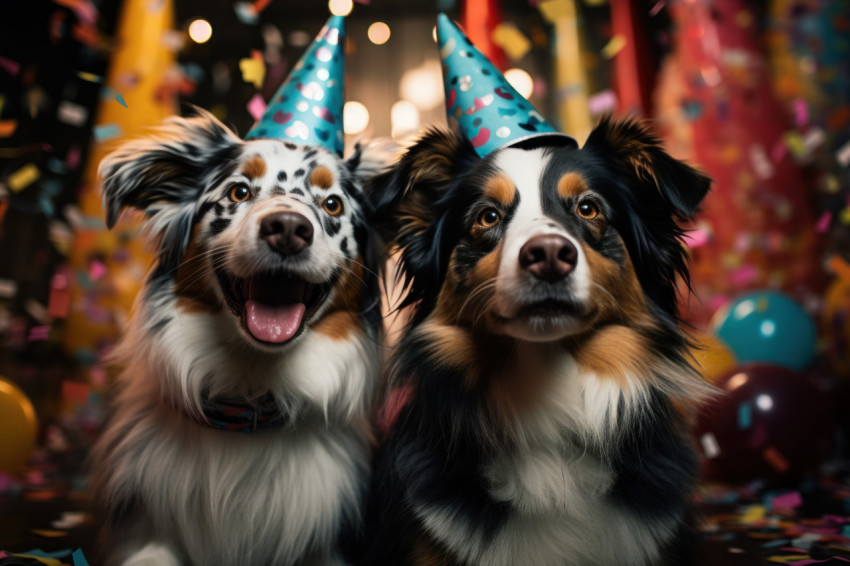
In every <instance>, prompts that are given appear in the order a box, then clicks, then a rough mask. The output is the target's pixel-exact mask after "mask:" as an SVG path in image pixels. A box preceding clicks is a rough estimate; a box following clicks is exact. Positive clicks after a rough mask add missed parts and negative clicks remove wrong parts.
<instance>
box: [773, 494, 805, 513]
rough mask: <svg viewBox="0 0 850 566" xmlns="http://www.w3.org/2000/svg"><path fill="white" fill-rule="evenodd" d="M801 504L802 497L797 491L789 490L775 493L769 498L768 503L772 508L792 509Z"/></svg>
mask: <svg viewBox="0 0 850 566" xmlns="http://www.w3.org/2000/svg"><path fill="white" fill-rule="evenodd" d="M802 504H803V498H802V496H800V493H799V492H796V491H791V492H789V493H783V494H782V495H777V496H776V497H774V498H772V499H771V500H770V505H771V507H773V509H794V508H795V507H799V506H800V505H802Z"/></svg>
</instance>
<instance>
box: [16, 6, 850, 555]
mask: <svg viewBox="0 0 850 566" xmlns="http://www.w3.org/2000/svg"><path fill="white" fill-rule="evenodd" d="M440 11H444V12H446V13H448V14H449V15H450V16H451V17H453V18H454V19H455V20H456V21H457V22H458V23H459V24H460V25H461V26H462V27H463V29H464V30H465V31H466V33H467V35H469V37H470V38H471V39H472V40H473V42H474V43H475V44H476V45H477V46H478V47H479V48H480V49H481V51H483V52H484V53H485V54H486V55H487V56H488V57H490V59H491V60H492V61H493V62H494V63H495V64H496V65H497V66H498V67H499V68H500V69H502V71H503V72H504V73H505V75H506V77H507V78H508V80H509V81H510V82H511V84H513V85H514V87H515V88H516V89H517V90H518V91H519V92H520V93H521V94H523V96H526V97H527V98H528V99H529V100H530V101H531V102H532V104H534V106H536V107H537V108H538V109H539V110H540V111H541V113H543V114H544V115H545V116H546V118H547V119H548V120H549V121H550V122H551V123H552V124H553V125H555V126H556V127H558V128H560V129H561V130H562V131H564V132H566V133H568V134H571V135H573V136H575V137H576V138H577V139H578V140H579V141H580V142H581V141H583V140H584V138H586V136H587V134H588V133H589V131H590V129H591V128H592V126H593V124H594V122H595V120H596V119H597V117H598V116H600V115H601V114H604V113H609V112H613V113H615V114H617V115H633V116H641V117H644V118H647V119H649V120H651V124H652V127H653V128H654V130H655V131H656V132H657V133H658V134H659V136H660V137H661V139H662V140H663V142H664V144H665V147H666V148H667V150H668V151H669V152H670V153H671V154H673V155H674V156H676V157H678V158H681V159H685V160H687V161H689V162H690V163H692V164H694V165H696V166H698V167H700V168H701V169H703V170H705V171H706V172H707V173H708V174H709V175H711V176H712V177H713V178H714V180H715V184H714V187H713V191H712V193H711V194H710V196H709V197H708V198H707V200H706V201H705V203H704V206H703V210H702V211H701V212H700V214H699V215H698V217H697V219H696V221H695V222H694V224H693V226H691V227H690V228H691V231H690V232H689V234H688V236H687V238H686V239H685V240H684V241H683V245H684V246H686V247H687V248H688V250H689V253H690V256H691V262H692V269H693V286H694V289H695V290H696V295H695V296H694V297H692V298H690V299H689V300H687V301H683V306H682V308H683V312H682V316H683V318H684V319H685V320H686V321H687V322H688V323H689V324H690V325H691V329H692V332H693V334H694V336H695V337H696V338H697V339H698V340H699V342H700V343H701V346H700V347H698V348H695V349H694V351H693V353H694V356H695V360H696V363H698V364H699V365H700V366H701V369H702V371H703V373H704V375H705V376H706V378H707V379H709V380H711V381H712V382H714V383H716V384H717V385H718V387H720V388H721V389H723V390H724V391H725V392H726V393H727V395H726V396H724V397H722V398H721V399H720V400H718V401H716V402H715V403H713V404H712V406H710V407H707V408H706V409H704V410H703V412H702V414H701V415H700V418H699V419H698V422H697V423H696V426H695V431H694V433H693V434H694V439H695V441H696V442H697V444H698V445H699V447H700V450H701V454H702V457H703V464H704V466H703V468H704V475H705V479H706V487H705V489H704V490H703V492H702V494H701V504H702V505H703V506H704V511H705V512H706V516H707V519H706V528H705V532H704V535H705V536H704V538H705V540H706V544H707V545H708V548H709V550H708V551H707V556H709V558H708V559H707V560H709V562H710V563H718V564H736V563H740V564H756V563H763V562H764V563H768V561H769V560H771V558H776V557H777V556H779V558H783V557H785V558H787V560H786V561H785V563H800V564H803V563H810V562H794V561H793V560H792V559H793V558H796V559H797V560H800V561H805V560H815V559H829V560H835V561H836V562H835V563H839V562H838V561H840V560H844V562H847V561H850V560H848V559H850V518H848V516H850V484H848V482H847V479H846V478H847V473H846V470H847V466H846V464H845V462H846V459H847V456H848V432H850V416H848V415H850V412H848V410H847V404H848V402H850V353H849V352H850V169H848V167H849V166H850V2H846V1H826V0H796V1H795V0H769V1H764V2H748V1H746V0H668V1H664V0H659V1H655V0H649V1H642V0H405V1H392V0H358V1H356V2H352V1H351V0H331V1H330V2H327V1H325V0H302V1H297V2H296V1H292V0H248V1H242V2H238V1H232V0H216V1H210V0H123V1H120V0H28V1H27V2H14V3H9V2H7V3H4V4H3V6H2V7H0V560H3V559H4V556H5V555H4V552H3V551H4V550H5V551H8V552H12V551H14V552H26V551H28V550H30V549H31V550H39V549H42V547H43V548H50V549H53V551H55V552H65V551H68V552H66V554H65V555H62V556H59V555H58V554H57V557H58V558H59V559H60V560H61V559H63V557H64V560H65V561H66V562H69V563H70V561H71V558H70V550H69V549H70V547H74V548H75V547H77V546H81V547H82V548H83V550H85V547H86V543H87V541H88V538H87V537H88V536H89V531H88V530H87V529H89V528H90V519H89V517H88V515H87V513H86V512H85V511H84V509H85V506H84V504H85V499H86V483H85V475H84V473H83V466H82V464H83V462H84V459H85V455H86V453H87V448H88V446H89V445H90V443H91V441H92V439H93V438H94V437H95V436H96V434H97V432H98V429H99V426H100V423H101V421H102V418H103V414H104V404H103V403H104V394H105V393H106V391H107V388H108V385H109V383H110V377H111V375H112V371H113V370H112V369H111V368H109V367H108V366H107V365H106V364H105V363H104V357H105V356H106V355H107V354H108V353H109V350H110V348H111V347H112V346H113V345H114V343H115V340H116V338H117V337H118V336H119V334H120V331H121V328H122V326H123V324H124V322H125V321H126V319H127V317H128V316H129V313H130V309H131V305H132V300H133V297H134V295H135V294H136V292H137V291H138V289H139V287H140V285H141V283H142V280H143V278H144V276H145V273H146V270H147V268H148V266H149V263H150V256H149V255H147V254H146V252H145V250H144V248H143V246H142V244H141V242H140V239H139V234H138V226H137V224H136V223H135V222H133V221H132V219H131V220H130V221H126V222H123V223H121V224H120V225H119V226H118V227H117V228H116V229H115V230H113V231H111V232H108V231H107V230H106V228H105V225H104V215H103V212H102V210H101V206H100V195H99V185H98V178H97V173H96V170H97V164H98V162H99V161H100V159H101V158H102V157H103V156H104V155H105V154H106V153H108V152H109V151H110V150H111V149H113V148H115V147H116V145H117V144H119V143H120V142H121V141H123V140H126V139H128V138H129V137H133V136H139V135H143V134H144V133H145V132H146V131H147V130H148V128H150V127H152V126H155V125H157V124H158V123H159V122H161V121H162V119H164V118H165V117H167V116H169V115H173V114H188V113H191V112H192V108H193V107H194V106H198V107H201V108H205V109H208V110H210V111H211V112H213V113H214V114H215V115H216V116H218V117H219V118H220V119H221V120H222V121H224V122H225V123H226V124H228V125H230V126H231V127H232V128H233V129H234V130H235V131H236V132H237V133H241V134H244V133H245V132H247V131H248V129H249V128H250V127H251V125H252V124H253V122H254V120H255V119H256V118H257V117H259V116H260V115H261V114H262V112H263V110H264V108H265V105H266V102H267V100H268V99H269V98H270V97H271V96H272V94H273V93H274V91H275V90H276V89H277V87H278V86H279V84H280V82H281V81H282V80H283V79H284V78H285V77H286V75H287V73H288V72H289V70H290V67H291V66H292V65H294V64H295V62H296V61H297V60H298V57H299V56H300V55H301V53H302V51H303V50H304V48H305V47H306V46H307V45H308V44H309V43H310V41H311V40H312V38H313V37H314V36H315V34H316V33H317V32H318V31H319V29H320V28H321V26H322V25H323V23H324V22H325V20H326V19H327V17H328V15H329V14H330V13H335V14H342V15H347V16H348V20H347V23H346V26H347V30H348V39H347V47H346V51H347V62H346V75H347V76H346V100H347V101H348V102H347V104H346V107H345V113H344V127H345V133H346V145H347V147H348V148H350V147H351V146H352V145H353V143H354V141H355V140H356V139H358V138H360V137H392V138H394V139H396V140H397V141H405V140H409V139H410V138H411V137H412V136H415V135H416V134H417V133H418V132H420V131H421V130H422V129H424V128H427V127H430V126H435V125H437V126H439V125H444V124H445V117H444V102H443V88H442V78H441V68H440V62H439V55H438V53H437V48H436V43H435V40H434V24H435V21H436V15H437V13H438V12H440ZM718 482H720V483H718ZM774 500H776V502H774ZM22 518H23V520H22ZM806 521H808V523H807V522H806ZM771 545H772V546H771ZM64 547H69V549H66V548H64ZM782 549H796V550H793V551H792V550H782ZM782 552H786V554H785V555H783V554H782ZM44 553H45V554H49V552H47V551H44ZM789 553H790V554H789ZM35 555H38V553H35ZM780 555H781V556H780ZM789 556H790V557H791V558H788V557H789ZM810 556H813V557H814V558H809V557H810ZM839 557H840V558H839ZM47 559H48V558H45V560H47ZM776 561H777V560H774V562H776ZM75 564H76V562H75Z"/></svg>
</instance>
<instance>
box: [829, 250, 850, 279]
mask: <svg viewBox="0 0 850 566" xmlns="http://www.w3.org/2000/svg"><path fill="white" fill-rule="evenodd" d="M828 265H829V269H830V270H831V271H832V272H833V273H835V274H836V275H837V276H838V277H840V278H841V279H842V280H844V281H848V282H850V264H848V263H847V262H846V261H844V258H843V257H841V256H840V255H838V254H833V255H832V257H830V258H829V263H828Z"/></svg>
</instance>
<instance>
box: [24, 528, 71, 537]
mask: <svg viewBox="0 0 850 566" xmlns="http://www.w3.org/2000/svg"><path fill="white" fill-rule="evenodd" d="M30 532H31V533H32V534H34V535H37V536H40V537H44V538H60V537H66V536H68V531H62V530H58V529H56V530H53V529H30Z"/></svg>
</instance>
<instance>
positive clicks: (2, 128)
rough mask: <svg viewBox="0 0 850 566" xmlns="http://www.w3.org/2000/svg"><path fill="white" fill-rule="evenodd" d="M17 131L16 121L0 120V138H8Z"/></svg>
mask: <svg viewBox="0 0 850 566" xmlns="http://www.w3.org/2000/svg"><path fill="white" fill-rule="evenodd" d="M17 129H18V121H17V120H0V138H8V137H10V136H11V135H12V134H14V133H15V130H17Z"/></svg>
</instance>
